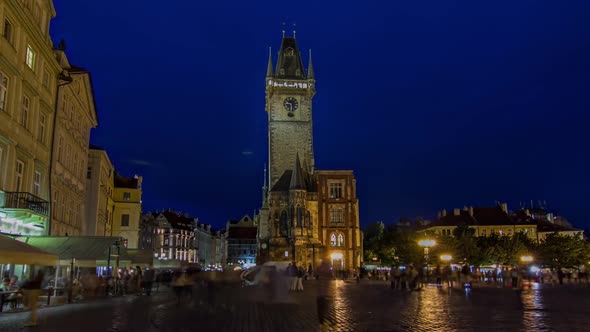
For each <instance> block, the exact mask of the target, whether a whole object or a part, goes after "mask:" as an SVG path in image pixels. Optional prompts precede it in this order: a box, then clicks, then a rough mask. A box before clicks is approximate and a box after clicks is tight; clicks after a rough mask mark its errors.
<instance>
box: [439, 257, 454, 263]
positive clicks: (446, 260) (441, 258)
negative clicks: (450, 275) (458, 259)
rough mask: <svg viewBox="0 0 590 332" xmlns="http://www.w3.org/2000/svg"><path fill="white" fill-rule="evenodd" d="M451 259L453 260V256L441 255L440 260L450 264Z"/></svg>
mask: <svg viewBox="0 0 590 332" xmlns="http://www.w3.org/2000/svg"><path fill="white" fill-rule="evenodd" d="M451 259H453V256H451V255H440V260H441V261H443V262H445V263H449V262H450V261H451Z"/></svg>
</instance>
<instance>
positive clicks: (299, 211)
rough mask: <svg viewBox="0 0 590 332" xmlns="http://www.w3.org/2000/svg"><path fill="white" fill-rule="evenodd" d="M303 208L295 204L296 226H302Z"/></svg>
mask: <svg viewBox="0 0 590 332" xmlns="http://www.w3.org/2000/svg"><path fill="white" fill-rule="evenodd" d="M303 226H304V225H303V208H302V207H301V206H297V227H303Z"/></svg>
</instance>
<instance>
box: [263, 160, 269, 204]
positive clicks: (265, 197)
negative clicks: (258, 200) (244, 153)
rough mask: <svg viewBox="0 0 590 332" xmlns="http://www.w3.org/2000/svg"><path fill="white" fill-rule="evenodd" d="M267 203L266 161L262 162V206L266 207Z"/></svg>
mask: <svg viewBox="0 0 590 332" xmlns="http://www.w3.org/2000/svg"><path fill="white" fill-rule="evenodd" d="M267 203H268V185H267V182H266V163H264V185H262V206H263V207H266V206H267Z"/></svg>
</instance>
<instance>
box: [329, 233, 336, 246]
mask: <svg viewBox="0 0 590 332" xmlns="http://www.w3.org/2000/svg"><path fill="white" fill-rule="evenodd" d="M330 245H331V246H332V247H335V246H336V234H335V233H332V235H330Z"/></svg>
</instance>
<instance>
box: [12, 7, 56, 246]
mask: <svg viewBox="0 0 590 332" xmlns="http://www.w3.org/2000/svg"><path fill="white" fill-rule="evenodd" d="M55 15H56V13H55V8H54V7H53V1H17V0H8V1H0V27H1V28H0V33H1V35H0V232H2V233H10V234H22V235H47V234H48V233H49V219H50V205H49V201H50V191H49V183H50V182H49V178H50V162H51V133H52V131H53V124H54V119H55V99H56V98H55V96H56V91H57V89H58V86H59V84H61V83H62V80H61V78H62V75H60V72H61V70H62V68H61V67H60V64H59V63H58V61H57V59H56V56H55V52H54V47H53V43H52V42H51V37H50V35H49V24H50V21H51V19H52V18H54V17H55Z"/></svg>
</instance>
